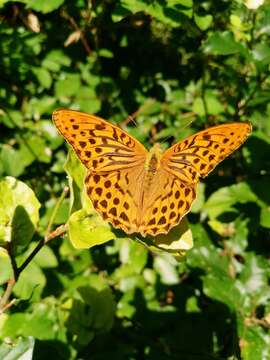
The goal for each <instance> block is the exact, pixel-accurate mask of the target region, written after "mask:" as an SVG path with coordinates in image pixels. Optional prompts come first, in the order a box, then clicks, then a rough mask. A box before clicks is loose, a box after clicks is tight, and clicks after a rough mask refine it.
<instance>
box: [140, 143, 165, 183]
mask: <svg viewBox="0 0 270 360" xmlns="http://www.w3.org/2000/svg"><path fill="white" fill-rule="evenodd" d="M160 158H161V149H160V145H159V144H155V145H154V146H153V147H152V148H151V149H150V151H149V153H148V154H147V157H146V160H145V165H144V169H145V173H146V174H145V179H144V180H145V181H144V186H145V188H149V187H150V186H151V183H152V181H153V178H154V176H155V174H156V172H157V170H158V168H159V167H160Z"/></svg>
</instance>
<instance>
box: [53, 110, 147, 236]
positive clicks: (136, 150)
mask: <svg viewBox="0 0 270 360" xmlns="http://www.w3.org/2000/svg"><path fill="white" fill-rule="evenodd" d="M53 121H54V123H55V125H56V127H57V128H58V130H59V131H60V133H61V134H62V135H63V136H64V137H65V139H66V140H67V141H68V142H69V144H70V145H71V146H72V147H73V149H74V150H75V152H76V153H77V155H78V157H79V158H80V160H81V161H82V162H83V164H84V165H85V166H86V167H87V169H88V173H87V176H86V179H85V186H86V190H87V194H88V195H89V197H90V199H91V200H92V203H93V205H94V207H95V209H96V210H97V211H99V212H100V213H101V215H102V216H103V218H104V219H105V220H108V221H109V222H111V223H112V224H113V225H114V226H115V227H118V228H121V229H122V230H124V231H125V232H127V233H133V232H136V231H137V217H138V216H137V213H138V206H139V203H140V201H139V199H140V189H141V186H140V185H141V184H142V181H143V180H142V179H143V174H144V163H145V158H146V155H147V150H146V149H145V148H144V146H143V145H142V144H141V143H140V142H138V141H137V140H136V139H134V138H133V137H132V136H130V135H129V134H127V133H126V132H125V131H123V130H121V129H120V128H118V127H117V126H114V125H112V124H110V123H109V122H107V121H105V120H103V119H101V118H99V117H97V116H93V115H88V114H85V113H82V112H78V111H73V110H64V109H63V110H57V111H55V112H54V113H53Z"/></svg>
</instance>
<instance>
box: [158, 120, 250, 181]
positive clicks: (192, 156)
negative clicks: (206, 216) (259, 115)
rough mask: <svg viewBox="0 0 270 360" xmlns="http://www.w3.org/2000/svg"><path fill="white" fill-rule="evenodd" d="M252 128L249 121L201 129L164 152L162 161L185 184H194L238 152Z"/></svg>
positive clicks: (165, 167)
mask: <svg viewBox="0 0 270 360" xmlns="http://www.w3.org/2000/svg"><path fill="white" fill-rule="evenodd" d="M251 129H252V128H251V125H250V124H249V123H230V124H223V125H218V126H214V127H211V128H209V129H206V130H203V131H200V132H198V133H197V134H195V135H192V136H189V137H188V138H186V139H185V140H183V141H180V142H179V143H177V144H175V145H173V146H172V147H171V148H170V149H168V150H167V151H165V153H164V155H163V157H162V159H161V163H162V165H163V167H164V169H166V171H168V172H169V173H170V174H174V175H175V176H176V177H177V178H179V179H180V180H181V181H182V182H183V183H186V184H195V183H197V182H198V180H199V178H200V177H205V176H207V175H208V174H209V172H210V171H212V170H213V169H214V168H215V167H216V166H217V165H218V164H219V163H220V162H221V161H222V160H224V159H225V158H226V157H227V156H229V155H230V154H231V153H232V152H233V151H235V150H236V149H237V148H238V147H239V146H240V145H241V144H242V143H243V142H244V141H245V140H246V139H247V137H248V136H249V134H250V133H251Z"/></svg>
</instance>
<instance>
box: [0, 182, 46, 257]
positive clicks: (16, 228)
mask: <svg viewBox="0 0 270 360" xmlns="http://www.w3.org/2000/svg"><path fill="white" fill-rule="evenodd" d="M0 197H1V199H2V200H1V202H0V243H1V242H2V243H5V242H7V241H9V242H12V246H13V249H14V250H15V251H20V250H22V249H23V248H24V247H25V246H26V245H28V243H29V241H30V240H31V238H32V236H33V234H34V232H35V228H36V226H37V223H38V220H39V208H40V203H39V201H38V200H37V198H36V196H35V194H34V192H33V191H32V190H31V189H30V188H29V187H28V186H27V185H26V184H24V183H23V182H21V181H18V180H16V179H14V178H12V177H6V178H5V179H4V180H2V181H0Z"/></svg>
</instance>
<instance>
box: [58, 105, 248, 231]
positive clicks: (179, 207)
mask: <svg viewBox="0 0 270 360" xmlns="http://www.w3.org/2000/svg"><path fill="white" fill-rule="evenodd" d="M53 121H54V123H55V125H56V127H57V128H58V130H59V131H60V133H61V134H62V135H63V136H64V138H65V139H66V140H67V141H68V143H69V144H70V145H71V146H72V147H73V149H74V150H75V152H76V153H77V155H78V157H79V159H80V160H81V161H82V163H83V164H84V165H85V166H86V168H87V169H88V173H87V176H86V178H85V185H86V189H87V194H88V195H89V197H90V199H91V200H92V203H93V205H94V207H95V209H96V210H97V211H98V212H99V213H100V214H101V215H102V217H103V219H105V220H108V221H109V222H111V223H112V224H113V226H115V227H117V228H120V229H122V230H124V231H125V232H126V233H128V234H131V233H136V232H137V233H140V234H141V235H142V236H147V235H150V236H156V235H158V234H166V233H168V231H169V230H170V229H171V228H172V227H173V226H176V225H177V224H178V223H179V222H180V220H181V219H182V218H183V216H184V215H186V214H187V212H188V211H189V210H190V206H191V204H192V202H193V200H194V199H195V196H196V187H197V184H198V181H199V178H200V177H205V176H206V175H207V174H208V173H209V172H210V171H212V170H213V169H214V168H215V166H216V165H217V164H218V163H219V162H221V161H222V160H223V159H224V158H225V157H226V156H228V155H230V154H231V153H232V152H233V151H235V150H236V149H237V148H238V147H239V146H240V145H241V144H242V143H243V142H244V141H245V140H246V138H247V137H248V135H249V134H250V133H251V125H250V124H248V123H229V124H223V125H218V126H214V127H211V128H209V129H207V130H203V131H200V132H198V133H196V134H194V135H192V136H189V137H188V138H186V139H184V140H182V141H180V142H179V143H177V144H175V145H173V146H172V147H170V148H169V149H168V150H166V151H165V152H164V153H163V154H162V153H161V149H160V147H159V144H156V145H154V146H153V148H152V149H151V150H150V151H149V152H148V151H147V150H146V149H145V147H144V146H143V145H142V144H141V143H140V142H139V141H137V140H136V139H134V138H133V137H132V136H130V135H129V134H127V133H126V132H125V131H123V130H121V129H120V128H119V127H117V126H115V125H112V124H110V123H109V122H107V121H105V120H103V119H101V118H99V117H97V116H94V115H88V114H85V113H82V112H78V111H74V110H64V109H62V110H57V111H55V112H54V113H53Z"/></svg>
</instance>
